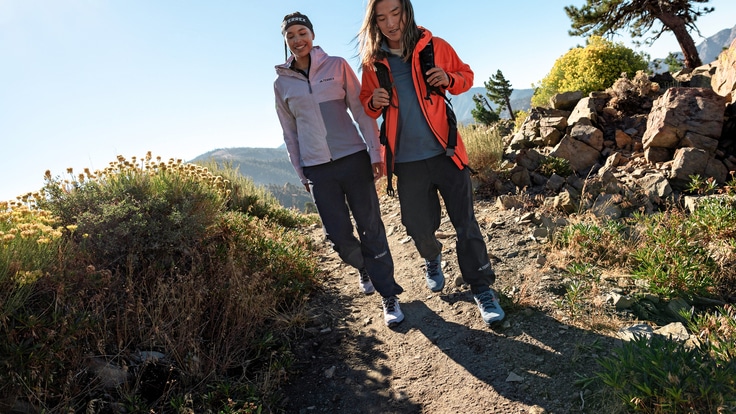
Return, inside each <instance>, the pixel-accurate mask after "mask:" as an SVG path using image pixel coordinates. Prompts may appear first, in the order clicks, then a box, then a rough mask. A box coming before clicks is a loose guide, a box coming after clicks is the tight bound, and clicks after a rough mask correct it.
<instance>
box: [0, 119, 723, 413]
mask: <svg viewBox="0 0 736 414" xmlns="http://www.w3.org/2000/svg"><path fill="white" fill-rule="evenodd" d="M462 132H463V134H464V136H465V137H467V140H468V147H469V148H470V149H471V153H472V154H473V159H472V162H473V163H474V165H479V166H484V167H481V168H480V169H479V170H480V171H485V172H484V173H482V174H493V167H492V166H493V165H496V164H497V163H498V162H499V161H500V159H501V158H500V157H501V155H502V148H503V144H502V142H501V141H500V137H499V136H498V135H497V134H496V135H494V134H493V133H488V132H485V131H481V130H479V129H466V130H464V131H462ZM724 190H725V191H726V192H728V191H730V188H725V189H724ZM0 211H2V215H3V216H2V220H1V221H0V236H1V237H2V238H1V240H2V245H0V284H1V285H2V289H0V292H2V297H1V298H0V299H2V300H1V301H0V356H1V357H2V360H1V361H0V364H2V366H3V369H2V370H0V384H2V385H0V402H2V404H3V407H5V408H3V410H7V409H8V408H9V407H15V409H23V410H25V411H24V412H62V411H63V412H69V411H75V412H79V411H86V412H233V413H235V412H239V413H255V412H278V410H279V406H280V401H281V398H282V396H281V395H280V394H279V392H278V389H279V384H280V383H281V381H282V380H283V379H284V378H285V377H286V376H287V375H288V373H289V369H290V363H291V361H292V360H291V352H290V341H291V340H290V338H291V337H292V335H293V334H294V333H296V332H298V331H299V328H300V326H304V323H305V321H306V317H305V315H304V313H303V308H302V305H303V303H304V300H305V298H306V297H307V295H309V294H310V292H311V291H313V289H315V288H316V287H317V286H316V285H315V280H316V278H315V276H316V274H317V266H316V263H317V260H318V258H317V257H315V255H314V254H312V253H311V252H312V251H313V250H312V246H311V245H310V242H308V241H307V240H306V239H305V238H304V237H302V236H300V232H299V231H297V230H298V228H299V227H301V226H304V225H310V224H311V223H315V220H316V219H315V217H314V216H304V215H300V214H297V213H295V212H294V211H291V210H286V209H283V208H282V207H280V206H279V205H278V203H277V202H276V201H275V200H274V199H273V198H272V196H270V195H268V194H267V193H265V192H264V190H263V189H262V187H258V186H255V185H253V183H252V182H250V181H248V180H245V179H243V178H240V177H239V176H238V175H237V171H236V170H228V169H225V170H209V169H207V168H205V167H201V166H196V165H193V164H186V163H182V162H181V161H175V160H169V161H168V162H163V161H161V160H154V159H152V157H151V156H150V154H149V155H147V156H146V157H144V158H143V159H141V160H137V159H135V158H133V159H131V160H126V159H124V158H122V157H121V158H119V159H118V161H117V163H115V164H114V166H111V167H109V168H108V169H106V170H105V171H97V172H94V173H91V172H89V171H86V172H85V173H84V174H80V175H76V176H75V175H74V174H73V173H72V171H69V172H68V177H67V178H61V177H56V178H53V177H51V176H47V185H46V186H45V187H44V189H43V192H42V193H39V194H36V195H29V196H27V197H26V198H25V199H24V200H23V202H22V203H10V204H3V205H2V208H1V209H0ZM733 211H734V209H733V207H732V205H731V204H728V203H726V204H724V203H723V202H715V203H707V204H704V205H703V207H702V208H701V209H700V210H699V211H698V212H697V213H696V214H694V215H692V216H687V215H685V214H683V213H682V212H680V211H679V210H677V209H676V208H674V207H673V209H672V210H671V211H666V212H662V213H661V214H657V215H655V216H651V217H631V218H627V219H626V220H623V221H621V222H610V223H599V222H585V221H580V222H577V223H575V224H573V225H571V226H570V227H568V228H565V229H564V230H562V231H560V233H559V234H558V235H557V236H556V237H555V240H556V241H555V243H554V248H555V249H558V250H559V251H560V252H564V254H563V255H564V256H566V257H568V263H569V265H568V269H569V270H568V271H569V272H570V275H571V278H572V279H573V280H576V281H575V282H571V283H570V284H569V288H568V289H569V290H568V291H567V293H566V294H565V296H564V297H565V300H564V301H562V302H560V305H559V306H560V309H561V310H563V311H565V312H570V314H571V315H573V316H578V317H579V316H580V315H581V312H584V310H585V309H586V305H585V299H584V298H585V295H584V294H583V292H584V291H586V289H589V288H592V287H593V286H594V285H595V283H596V282H595V281H596V278H598V277H600V276H599V275H600V271H601V269H602V266H603V267H615V268H621V267H626V268H629V269H632V270H633V271H634V272H636V274H637V277H638V278H640V279H641V280H642V281H645V282H646V283H647V284H649V285H651V286H652V287H653V289H654V290H655V291H657V292H659V293H660V294H661V295H663V296H664V297H666V296H669V295H672V294H673V292H677V293H685V294H688V293H689V294H697V295H705V296H717V295H718V293H719V292H723V291H726V290H728V289H730V287H731V286H732V284H733V280H732V279H731V278H729V277H726V275H728V274H729V273H728V272H730V270H728V269H729V267H728V266H730V264H729V263H731V262H730V261H728V260H722V259H721V260H719V259H717V258H716V257H715V256H714V255H715V251H714V250H713V249H711V248H709V247H708V246H713V245H719V246H724V247H725V246H730V247H728V248H729V249H734V247H733V246H735V245H736V238H735V237H734V233H733V231H731V230H730V229H733V228H735V227H736V215H734V213H733ZM731 251H732V252H733V250H731ZM728 257H731V256H728ZM664 269H679V270H676V271H672V272H667V271H663V270H664ZM718 275H723V276H718ZM686 316H687V318H688V320H689V321H690V329H691V330H693V332H695V333H699V337H700V338H701V341H700V343H699V345H698V346H697V347H696V348H694V349H693V348H686V347H684V346H683V345H679V344H677V343H674V342H673V343H672V344H671V345H667V344H658V345H657V347H650V346H648V345H647V344H646V343H645V342H641V341H637V342H632V343H630V344H628V345H625V346H624V347H623V348H622V349H621V351H620V352H617V353H615V354H614V356H609V357H607V358H605V359H601V361H600V375H599V377H597V378H591V379H589V381H591V383H597V384H599V385H598V387H602V388H606V389H609V390H611V391H610V392H611V394H610V395H611V396H610V398H611V399H610V400H608V401H604V403H605V404H613V403H614V401H620V402H616V404H625V403H626V401H624V400H627V399H628V400H631V401H634V400H636V401H638V402H637V403H636V405H635V406H637V407H640V408H641V407H647V406H648V407H657V406H662V404H676V405H677V406H681V407H711V408H713V407H724V406H728V404H733V403H734V401H735V400H736V394H735V393H734V389H736V379H735V378H734V376H735V375H736V374H734V372H736V366H734V363H735V362H734V359H733V356H734V355H735V354H736V349H734V340H735V339H736V319H734V317H735V316H736V315H735V314H734V311H733V309H732V308H730V307H728V306H726V307H723V308H718V309H714V308H703V309H698V310H697V311H696V312H695V313H693V314H690V315H686ZM673 356H678V357H676V358H675V357H673ZM680 356H681V357H680ZM662 358H665V359H666V360H667V361H668V364H670V367H669V368H667V369H666V370H664V371H661V369H662V368H661V367H660V366H658V365H657V364H658V363H657V362H656V361H658V360H660V359H662ZM634 372H636V373H637V374H635V375H636V376H635V377H634V379H635V380H633V381H632V380H631V379H630V378H629V377H628V376H629V375H634V374H633V373H634ZM682 372H687V373H688V374H687V375H686V376H678V377H676V378H677V381H676V382H675V381H674V380H673V378H672V377H671V375H679V374H676V373H682ZM621 376H626V378H627V381H622V380H621ZM653 380H656V382H653ZM651 412H659V411H656V410H653V411H651ZM672 412H675V411H672ZM682 412H684V411H682ZM698 412H706V411H698ZM707 412H710V411H707Z"/></svg>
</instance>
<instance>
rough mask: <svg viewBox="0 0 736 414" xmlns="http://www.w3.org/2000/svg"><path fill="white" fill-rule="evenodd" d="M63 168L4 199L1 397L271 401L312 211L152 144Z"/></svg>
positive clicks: (307, 269) (197, 408)
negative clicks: (14, 198)
mask: <svg viewBox="0 0 736 414" xmlns="http://www.w3.org/2000/svg"><path fill="white" fill-rule="evenodd" d="M67 175H68V177H67V178H59V177H56V178H54V177H52V176H51V174H50V173H47V176H46V185H45V187H44V189H43V191H42V193H41V194H37V195H36V196H33V197H29V198H27V199H26V202H25V204H22V205H9V204H8V205H4V206H3V211H4V213H3V214H4V215H3V216H2V220H0V226H2V227H0V231H1V232H2V237H3V238H2V240H3V244H2V245H0V284H2V286H1V287H2V290H1V291H0V295H3V296H2V297H0V298H1V299H2V302H0V358H2V359H0V366H1V367H2V368H0V411H2V412H5V411H8V410H10V409H11V408H13V407H16V408H17V407H19V406H23V405H30V406H32V407H34V409H37V410H40V411H43V412H70V411H74V412H112V411H115V412H121V411H124V412H184V411H188V412H207V411H209V412H231V413H255V412H261V411H268V410H269V409H272V408H274V407H276V406H278V404H279V402H278V398H279V397H278V394H277V393H276V389H277V387H278V385H279V383H280V381H282V380H283V378H284V376H285V375H286V372H287V371H288V368H289V364H290V362H291V360H292V356H291V353H290V351H289V347H288V343H289V334H290V332H292V330H293V328H294V327H295V326H298V325H299V324H300V323H303V321H304V319H303V318H304V317H303V303H304V298H305V297H306V295H307V294H308V293H309V292H310V291H311V290H312V289H313V287H314V285H315V282H316V279H315V277H316V273H317V265H316V262H315V259H314V258H313V257H312V254H311V252H312V250H313V247H312V246H311V243H310V242H309V240H308V239H306V238H304V237H303V236H301V235H300V233H299V232H298V231H297V230H298V226H300V225H301V224H303V223H307V222H309V220H307V219H302V218H299V215H298V214H297V213H294V212H289V211H282V210H283V209H282V208H281V207H280V206H278V204H273V201H272V200H270V199H268V198H261V197H258V196H255V197H254V196H252V195H251V194H249V193H248V191H250V189H252V187H251V184H248V183H247V181H246V180H244V179H242V178H238V179H236V180H231V179H228V178H226V177H224V176H223V175H220V174H217V173H215V172H213V171H211V170H209V169H208V168H206V167H203V166H197V165H191V164H186V163H183V162H181V161H177V160H169V161H167V162H163V161H162V160H161V159H155V160H154V159H153V158H152V157H151V155H150V154H148V155H146V156H145V157H144V158H143V159H141V160H137V159H135V158H133V159H132V160H130V161H128V160H126V159H125V158H123V157H119V158H118V160H117V161H116V162H113V163H111V164H110V166H109V167H108V168H106V169H105V170H103V171H95V172H94V173H93V172H91V171H89V170H86V171H85V172H84V174H80V175H77V176H75V175H74V174H73V172H72V170H68V171H67ZM233 194H236V195H235V196H233ZM244 200H247V202H246V201H244ZM254 213H255V214H254ZM256 214H257V215H256Z"/></svg>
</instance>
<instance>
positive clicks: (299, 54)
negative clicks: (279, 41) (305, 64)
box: [284, 24, 314, 61]
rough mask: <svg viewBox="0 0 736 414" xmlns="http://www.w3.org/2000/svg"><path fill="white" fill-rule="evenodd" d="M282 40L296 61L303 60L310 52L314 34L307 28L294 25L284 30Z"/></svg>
mask: <svg viewBox="0 0 736 414" xmlns="http://www.w3.org/2000/svg"><path fill="white" fill-rule="evenodd" d="M284 40H286V45H287V46H288V47H289V50H291V53H293V54H294V57H295V58H296V60H297V61H300V60H305V59H306V58H307V56H308V55H309V52H310V51H311V50H312V42H313V41H314V33H312V31H311V30H309V28H308V27H307V26H303V25H301V24H295V25H292V26H289V28H288V29H286V33H284Z"/></svg>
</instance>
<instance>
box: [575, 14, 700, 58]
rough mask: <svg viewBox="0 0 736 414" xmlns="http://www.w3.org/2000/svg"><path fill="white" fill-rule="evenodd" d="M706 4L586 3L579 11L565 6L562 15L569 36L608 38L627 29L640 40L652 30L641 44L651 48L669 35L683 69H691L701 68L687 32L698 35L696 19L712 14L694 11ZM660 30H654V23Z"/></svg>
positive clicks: (696, 51)
mask: <svg viewBox="0 0 736 414" xmlns="http://www.w3.org/2000/svg"><path fill="white" fill-rule="evenodd" d="M708 1H709V0H668V1H661V0H659V1H652V0H587V1H586V3H585V4H584V5H583V6H581V7H579V8H578V7H575V6H566V7H565V13H567V16H568V17H569V18H570V20H572V30H570V31H569V32H568V33H569V34H570V35H571V36H582V35H597V36H606V35H608V36H611V35H613V34H615V33H616V32H617V31H619V30H623V29H628V30H629V33H630V34H631V37H634V38H636V37H643V36H644V35H645V34H647V33H649V32H650V30H652V32H651V33H652V35H651V36H650V37H648V38H646V39H645V41H644V43H645V44H647V45H651V44H652V43H654V41H655V40H657V39H659V37H660V36H661V35H662V33H664V32H672V33H674V35H675V38H676V39H677V43H679V44H680V49H681V50H682V54H683V56H684V59H685V66H686V67H687V68H690V69H693V68H696V67H698V66H701V65H702V61H701V60H700V56H698V50H697V49H696V48H695V42H694V41H693V38H692V36H690V33H689V32H688V31H689V30H695V31H696V32H697V33H698V34H700V31H699V30H698V28H697V27H696V26H695V21H696V20H697V19H698V17H700V16H703V15H705V14H708V13H710V12H712V11H713V10H714V8H713V7H700V8H699V7H696V4H697V3H707V2H708ZM657 22H659V23H661V25H662V26H661V27H657V28H654V29H653V27H654V25H655V23H657Z"/></svg>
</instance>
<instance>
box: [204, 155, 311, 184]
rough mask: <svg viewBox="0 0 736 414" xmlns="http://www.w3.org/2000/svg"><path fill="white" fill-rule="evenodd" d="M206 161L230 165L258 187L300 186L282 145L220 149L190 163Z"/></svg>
mask: <svg viewBox="0 0 736 414" xmlns="http://www.w3.org/2000/svg"><path fill="white" fill-rule="evenodd" d="M206 161H215V162H217V163H218V164H223V163H230V164H231V165H232V167H233V168H238V169H239V171H240V173H241V174H242V175H244V176H246V177H250V178H251V179H252V180H253V182H254V183H256V184H258V185H268V184H279V185H283V184H285V183H290V184H294V185H298V186H301V181H300V180H299V177H298V176H297V175H296V172H294V167H293V166H292V165H291V162H290V161H289V156H288V154H287V152H286V147H285V146H283V145H282V146H281V147H279V148H221V149H216V150H213V151H210V152H207V153H204V154H202V155H200V156H198V157H196V158H194V159H193V160H191V161H190V162H193V163H201V162H206Z"/></svg>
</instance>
